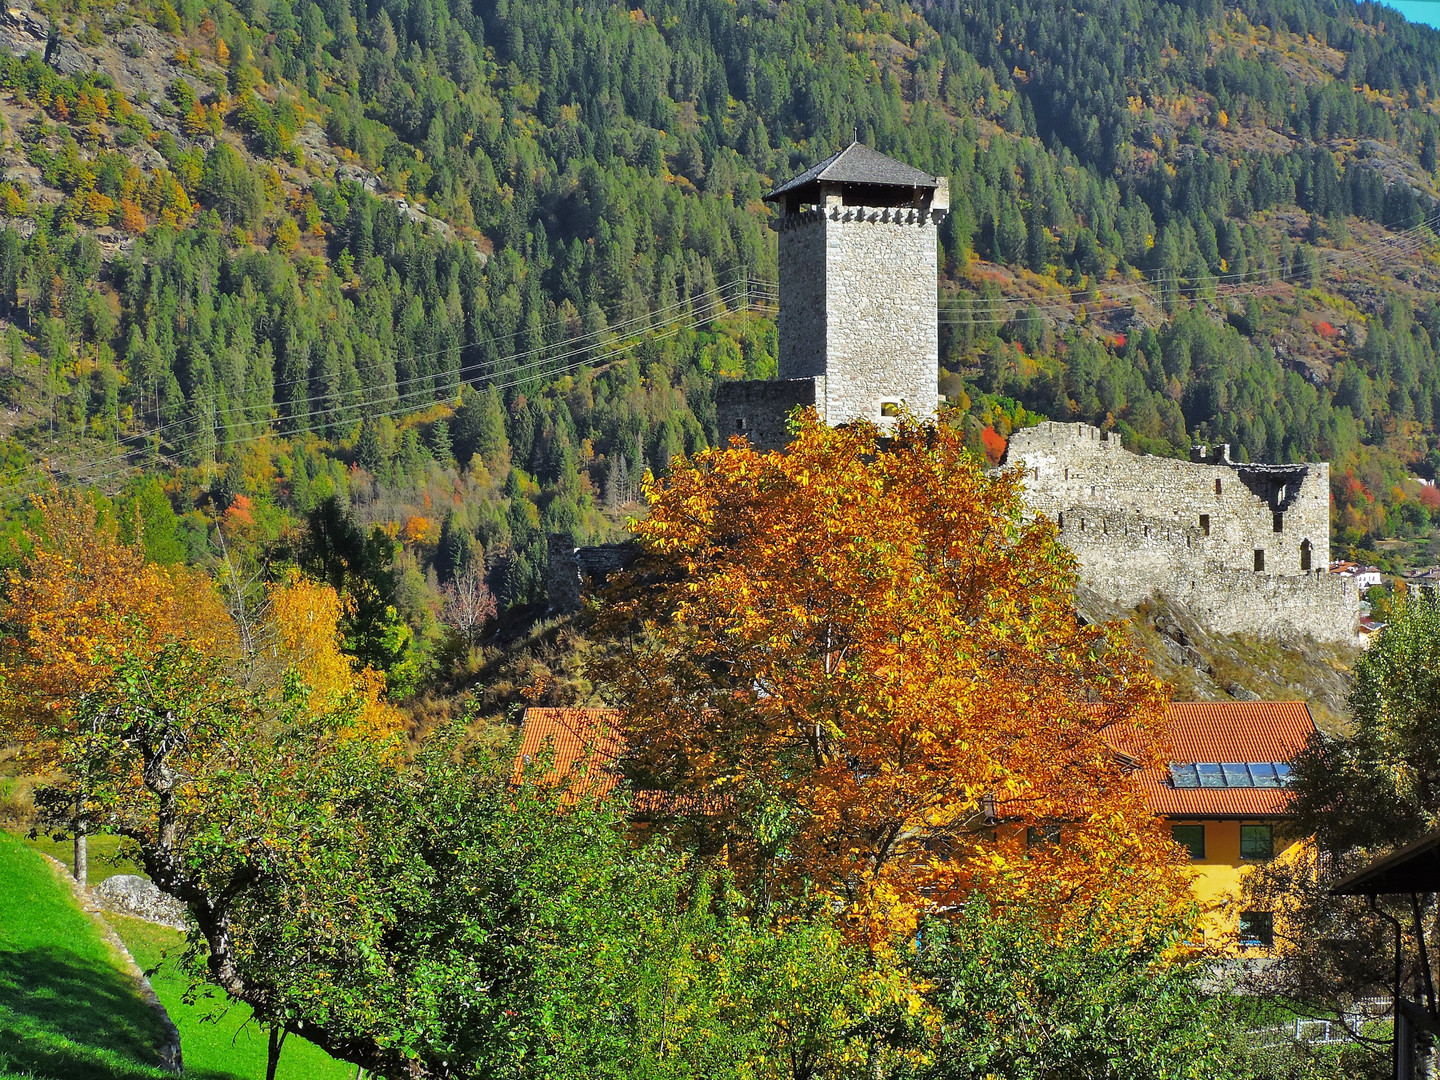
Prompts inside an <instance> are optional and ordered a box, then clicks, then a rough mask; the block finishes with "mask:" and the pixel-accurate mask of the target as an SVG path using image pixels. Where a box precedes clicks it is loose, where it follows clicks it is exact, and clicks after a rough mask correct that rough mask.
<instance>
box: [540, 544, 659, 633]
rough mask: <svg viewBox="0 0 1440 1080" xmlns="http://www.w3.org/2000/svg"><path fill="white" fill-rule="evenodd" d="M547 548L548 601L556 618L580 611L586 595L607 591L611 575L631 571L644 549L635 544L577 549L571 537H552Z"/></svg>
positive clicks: (546, 581)
mask: <svg viewBox="0 0 1440 1080" xmlns="http://www.w3.org/2000/svg"><path fill="white" fill-rule="evenodd" d="M547 546H548V550H547V552H546V555H547V560H546V565H545V598H546V600H547V601H548V602H549V605H550V613H551V614H554V615H564V614H568V613H569V612H572V611H579V610H580V599H581V596H582V595H583V594H584V593H585V592H587V591H590V590H594V589H600V588H604V586H605V582H606V579H607V578H609V576H610V575H611V574H614V573H618V572H619V571H621V570H628V569H629V568H630V567H631V566H633V565H634V563H635V560H636V559H638V558H639V557H640V545H639V544H637V543H636V542H635V541H633V540H624V541H621V542H620V543H618V544H599V545H597V546H595V547H576V546H575V543H574V541H573V540H571V539H570V538H569V537H566V536H557V535H553V534H552V535H551V536H550V537H548V538H547Z"/></svg>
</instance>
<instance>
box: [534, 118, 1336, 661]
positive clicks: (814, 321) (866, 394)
mask: <svg viewBox="0 0 1440 1080" xmlns="http://www.w3.org/2000/svg"><path fill="white" fill-rule="evenodd" d="M766 199H767V200H768V201H770V202H772V203H776V204H778V205H779V208H780V212H779V213H778V214H777V215H776V217H775V219H774V226H775V229H776V231H777V232H778V233H779V256H780V314H779V339H780V356H779V376H780V377H779V378H778V379H773V380H755V381H722V382H721V383H720V384H719V386H718V387H717V388H716V417H717V420H718V423H719V428H720V431H719V434H720V437H721V439H722V440H728V439H729V437H730V436H732V435H740V436H743V437H744V438H745V439H747V440H748V441H749V443H750V444H751V445H752V446H754V447H755V448H756V449H758V450H774V449H783V448H784V446H785V445H786V444H787V443H788V442H789V434H788V429H787V422H788V420H789V417H790V415H791V413H792V412H793V411H794V410H795V408H796V407H797V406H813V407H814V408H815V410H816V411H817V413H818V414H819V416H820V418H821V419H822V420H823V421H825V422H826V423H829V424H836V425H838V424H843V423H848V422H851V421H855V420H862V419H863V420H869V421H872V422H874V423H875V424H877V425H879V426H880V427H881V428H882V429H883V428H884V427H886V426H888V425H889V424H891V423H893V421H894V418H895V417H896V416H897V415H899V413H900V412H901V411H902V410H903V409H909V411H910V412H912V413H914V414H916V415H920V416H925V415H928V414H930V413H932V412H933V411H934V410H935V409H936V407H937V405H938V403H939V401H940V398H939V396H938V385H939V383H938V380H939V366H940V365H939V327H938V321H937V278H938V264H937V252H938V246H937V227H938V225H939V224H940V222H941V221H942V220H944V217H945V214H946V213H947V212H948V209H949V204H950V203H949V188H948V182H947V181H946V180H945V179H944V178H940V177H934V176H930V175H928V174H927V173H923V172H921V171H919V170H918V169H914V168H911V167H910V166H909V165H905V164H903V163H902V162H899V161H895V160H894V159H892V158H889V157H886V156H885V155H884V154H881V153H878V152H877V151H875V150H872V149H870V148H869V147H867V146H863V145H861V144H860V143H851V144H850V145H849V146H848V147H846V148H845V149H844V150H841V151H840V152H839V153H836V154H833V155H831V156H830V157H828V158H826V159H825V160H824V161H822V162H820V163H819V164H818V165H815V166H814V167H812V168H810V169H807V170H806V171H805V172H803V173H801V174H800V175H799V176H797V177H795V179H793V180H790V181H789V182H787V183H785V184H781V185H780V186H779V187H777V188H776V189H775V190H774V191H772V192H771V193H770V194H769V195H767V196H766ZM1192 457H1193V460H1192V461H1190V462H1184V461H1174V460H1171V459H1168V458H1160V457H1148V456H1139V455H1136V454H1132V453H1130V452H1128V451H1126V450H1125V449H1124V448H1123V447H1122V446H1121V444H1120V438H1119V436H1118V434H1114V433H1109V434H1102V433H1101V432H1100V431H1099V430H1098V429H1096V428H1093V427H1091V426H1089V425H1088V424H1063V423H1044V424H1041V425H1040V426H1039V427H1035V428H1029V429H1025V430H1021V431H1017V432H1015V433H1014V434H1013V435H1012V436H1011V438H1010V443H1009V447H1008V450H1007V453H1006V457H1005V461H1004V465H1005V466H1006V467H1012V468H1023V469H1024V471H1025V474H1026V475H1025V491H1026V501H1027V503H1028V505H1029V508H1030V510H1031V511H1032V512H1034V513H1043V514H1045V515H1047V516H1048V517H1050V518H1051V519H1053V520H1054V521H1055V522H1056V523H1057V524H1058V525H1059V527H1060V536H1061V539H1062V540H1063V541H1064V543H1065V544H1066V546H1067V547H1069V548H1070V549H1071V550H1072V551H1074V552H1075V554H1076V555H1077V557H1078V558H1079V561H1080V568H1081V584H1082V586H1083V587H1085V588H1086V589H1088V590H1089V591H1090V592H1091V593H1093V594H1094V595H1095V596H1096V597H1097V598H1098V599H1099V600H1101V601H1102V602H1105V603H1108V604H1111V605H1114V606H1115V607H1119V608H1130V607H1134V606H1135V605H1136V604H1139V603H1141V602H1142V601H1144V600H1146V599H1148V598H1149V597H1151V596H1153V595H1155V594H1157V593H1158V594H1162V595H1164V596H1167V597H1169V598H1171V599H1173V600H1175V601H1178V602H1179V603H1182V604H1184V605H1185V606H1186V607H1187V608H1189V609H1190V611H1191V612H1192V614H1193V615H1194V616H1195V618H1196V619H1197V620H1199V621H1200V622H1202V623H1203V624H1205V625H1207V626H1209V627H1210V628H1211V629H1213V630H1216V631H1219V632H1221V633H1250V634H1257V635H1261V636H1279V635H1285V634H1291V633H1303V634H1309V635H1311V636H1312V637H1314V638H1315V639H1317V640H1320V641H1336V642H1346V643H1353V642H1354V640H1355V630H1356V625H1357V622H1358V619H1359V596H1358V590H1357V588H1356V587H1355V585H1354V584H1353V582H1351V581H1349V580H1348V579H1342V578H1340V577H1338V576H1335V575H1331V574H1330V573H1329V572H1328V571H1329V563H1330V483H1329V471H1330V470H1329V466H1328V465H1326V464H1323V463H1320V464H1303V465H1251V464H1243V463H1238V462H1233V461H1231V460H1230V457H1229V448H1228V447H1222V448H1220V451H1219V453H1218V454H1217V455H1216V456H1214V457H1211V456H1210V454H1209V452H1208V450H1207V448H1205V447H1197V448H1196V449H1195V451H1194V453H1193V455H1192ZM631 555H633V551H632V550H631V549H625V550H623V551H622V550H621V549H618V548H617V549H616V550H614V551H611V550H610V549H608V548H607V549H571V548H564V549H562V548H561V546H559V545H556V544H554V543H553V542H552V547H551V551H550V568H549V586H550V589H549V591H550V602H551V607H552V609H554V610H556V611H565V610H573V609H574V608H575V607H578V605H579V598H580V588H581V585H582V582H583V581H592V582H596V581H600V580H603V578H604V577H605V576H606V574H607V573H608V572H610V571H611V570H612V569H613V568H614V567H613V566H612V565H611V564H612V563H615V562H616V560H617V559H618V560H620V561H622V562H623V561H624V560H625V559H626V558H628V557H630V556H631ZM592 564H593V565H592Z"/></svg>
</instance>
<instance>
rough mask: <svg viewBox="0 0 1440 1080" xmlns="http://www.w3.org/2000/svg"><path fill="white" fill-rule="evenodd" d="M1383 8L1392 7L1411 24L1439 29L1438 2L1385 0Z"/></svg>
mask: <svg viewBox="0 0 1440 1080" xmlns="http://www.w3.org/2000/svg"><path fill="white" fill-rule="evenodd" d="M1385 6H1386V7H1393V8H1394V9H1395V10H1397V11H1398V12H1400V14H1401V15H1404V16H1405V18H1407V19H1409V20H1410V21H1411V22H1418V23H1426V24H1428V25H1430V26H1437V27H1440V0H1385Z"/></svg>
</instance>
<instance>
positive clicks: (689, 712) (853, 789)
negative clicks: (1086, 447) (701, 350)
mask: <svg viewBox="0 0 1440 1080" xmlns="http://www.w3.org/2000/svg"><path fill="white" fill-rule="evenodd" d="M645 493H646V496H647V499H648V501H649V507H650V508H649V514H648V516H647V517H645V518H644V519H643V520H641V521H638V522H636V523H635V525H634V528H635V531H636V534H637V536H638V537H639V539H640V541H641V543H642V545H643V547H644V549H645V551H646V553H647V554H646V562H645V563H644V564H642V567H641V569H640V570H639V571H638V572H637V573H635V574H633V575H631V576H630V577H628V578H626V579H625V580H624V581H623V582H622V583H621V584H620V585H619V586H617V589H616V590H615V592H613V593H612V594H611V595H610V596H609V597H608V598H607V599H606V600H605V601H604V602H603V603H602V606H601V610H600V614H599V618H600V620H601V625H602V627H604V628H607V629H608V630H610V632H611V634H612V636H613V637H614V639H615V640H616V641H617V644H616V646H615V647H613V648H612V649H610V650H609V651H608V652H607V654H606V655H605V656H604V658H603V659H601V660H599V661H598V662H597V663H598V670H597V671H596V675H597V676H598V677H599V678H600V679H601V680H603V682H604V683H605V685H607V686H608V687H609V689H610V691H611V692H612V693H613V695H614V698H615V700H616V703H617V704H618V705H620V706H621V707H622V709H623V716H624V723H625V725H626V728H627V735H628V745H629V746H630V748H631V749H630V751H629V757H628V760H627V769H628V770H629V772H630V774H631V777H632V779H633V780H634V781H635V782H636V783H637V784H638V785H644V786H649V787H656V788H660V789H668V790H673V791H676V792H686V793H689V792H694V793H705V794H707V795H710V796H720V798H710V799H707V800H706V804H707V806H708V807H709V808H710V811H711V813H712V816H713V815H715V814H718V815H719V817H720V818H721V819H722V822H721V823H720V824H721V825H723V826H724V827H725V829H726V834H727V840H726V843H727V847H726V850H727V853H728V858H729V859H730V860H731V863H732V866H733V867H734V868H735V870H736V871H737V872H738V873H739V874H741V875H742V877H743V878H745V879H747V880H748V881H749V882H750V883H751V885H752V886H753V887H754V888H755V889H756V891H757V893H759V894H760V895H762V896H771V897H773V896H778V895H786V894H791V895H793V894H797V893H800V892H802V891H804V890H815V889H819V890H821V891H823V892H824V893H826V894H828V895H830V896H832V897H835V898H837V899H839V900H841V901H843V903H844V905H845V906H846V908H847V910H848V912H849V914H850V920H851V926H852V928H853V930H854V933H855V934H856V936H857V937H860V938H863V939H865V940H868V941H870V942H872V943H875V942H880V941H883V940H885V939H887V938H891V937H892V936H893V935H895V934H903V933H907V932H909V931H910V930H912V929H913V928H914V926H915V924H916V920H917V919H918V918H919V917H921V916H923V915H924V914H925V913H926V912H935V911H943V910H945V909H946V908H947V907H949V906H951V905H954V904H956V903H957V902H959V901H961V900H962V899H964V898H966V897H969V896H974V895H976V894H977V893H980V894H984V895H987V896H991V897H993V898H994V899H995V900H996V901H998V902H1003V901H1004V900H1005V899H1007V898H1011V897H1015V896H1017V894H1022V893H1023V894H1025V895H1026V897H1027V900H1029V901H1030V902H1032V903H1038V904H1041V905H1049V906H1050V907H1051V908H1052V909H1053V910H1054V912H1055V914H1056V919H1057V922H1056V925H1057V926H1060V925H1063V918H1064V912H1065V909H1066V906H1067V904H1068V902H1069V901H1070V900H1072V899H1074V898H1076V897H1077V895H1078V894H1080V893H1084V894H1085V898H1086V899H1087V902H1088V900H1089V899H1090V898H1091V897H1093V896H1095V895H1099V893H1100V885H1101V884H1102V883H1104V884H1106V885H1107V886H1108V888H1107V889H1106V890H1105V891H1106V892H1107V893H1108V894H1113V895H1117V896H1120V897H1125V898H1127V899H1126V900H1124V901H1123V902H1125V903H1131V902H1134V903H1137V904H1140V905H1141V906H1142V908H1144V909H1145V910H1146V911H1149V912H1151V913H1152V914H1153V915H1155V916H1157V917H1162V918H1169V917H1171V916H1173V914H1174V912H1175V910H1176V909H1177V908H1178V907H1181V906H1183V904H1184V902H1185V901H1184V897H1185V895H1186V893H1185V889H1186V883H1185V881H1184V880H1183V878H1182V877H1181V876H1180V874H1179V872H1178V870H1177V868H1176V866H1175V864H1174V849H1173V847H1172V846H1171V845H1170V844H1169V843H1168V842H1167V841H1166V839H1165V838H1164V837H1163V836H1162V835H1161V834H1160V831H1159V829H1158V827H1157V826H1156V824H1155V823H1154V821H1153V820H1152V818H1151V817H1150V816H1149V815H1147V814H1146V813H1145V811H1144V808H1143V806H1142V805H1141V804H1140V802H1139V800H1138V798H1137V797H1136V794H1135V792H1134V791H1133V789H1132V788H1131V785H1130V784H1129V783H1128V781H1127V778H1126V777H1127V771H1128V770H1129V769H1130V768H1132V767H1133V766H1134V764H1135V763H1136V759H1137V758H1138V759H1140V760H1142V761H1143V760H1147V759H1152V758H1153V757H1154V756H1155V755H1156V753H1157V752H1156V751H1155V749H1154V747H1153V745H1152V744H1153V741H1154V740H1153V739H1151V738H1149V737H1147V733H1149V732H1152V731H1154V729H1155V725H1156V723H1157V722H1158V721H1159V719H1160V718H1161V717H1162V715H1163V709H1164V695H1163V691H1162V687H1161V685H1160V684H1159V683H1158V682H1157V681H1156V680H1155V678H1154V677H1153V676H1152V675H1151V673H1150V670H1149V668H1148V665H1147V664H1146V663H1145V662H1144V661H1143V659H1142V658H1141V657H1140V656H1139V655H1138V654H1137V653H1136V652H1134V651H1133V650H1132V649H1131V648H1130V647H1129V646H1128V645H1127V644H1126V642H1125V640H1124V637H1123V634H1122V631H1121V629H1120V628H1119V627H1117V626H1093V625H1084V624H1083V623H1082V622H1081V621H1079V620H1078V619H1077V617H1076V612H1075V606H1074V587H1075V582H1076V564H1075V561H1074V558H1073V556H1072V555H1071V554H1070V553H1069V552H1068V551H1067V550H1066V549H1065V548H1064V547H1062V546H1061V545H1060V543H1059V542H1058V540H1057V538H1056V532H1055V529H1054V527H1053V525H1052V524H1051V523H1050V522H1048V521H1046V520H1044V519H1034V520H1027V518H1026V516H1025V514H1024V511H1023V503H1022V487H1021V477H1020V475H1019V474H1018V473H1017V472H1015V471H1005V472H997V473H987V472H986V471H985V469H984V466H983V463H982V462H981V461H979V460H978V459H977V458H976V457H975V456H973V455H971V454H969V453H967V452H966V451H965V450H964V448H963V446H962V442H961V436H960V435H959V434H957V433H956V432H954V431H952V430H950V429H949V428H947V427H945V426H943V425H935V424H928V423H920V422H918V421H915V420H913V419H910V418H902V420H901V421H900V423H899V424H898V425H897V426H896V428H895V429H894V431H893V432H891V433H889V434H887V435H884V436H882V434H881V433H880V432H879V431H878V430H877V429H876V428H874V427H873V426H871V425H868V424H864V423H859V424H854V425H851V426H848V427H846V428H843V429H832V428H829V427H827V426H825V425H823V424H821V423H819V422H818V420H817V419H816V417H815V416H814V414H813V412H812V413H811V414H809V415H807V416H805V417H803V418H802V420H801V422H800V424H799V427H798V430H797V432H796V435H795V438H794V441H793V442H792V444H791V445H790V447H789V449H788V451H787V452H785V453H768V454H761V453H757V452H756V451H755V450H753V449H751V448H750V447H748V446H747V445H744V444H741V443H739V442H736V443H735V444H733V445H732V446H731V447H730V448H728V449H725V450H710V451H706V452H703V453H701V454H699V455H697V456H696V457H695V458H694V460H693V461H691V462H690V463H688V464H680V463H677V464H676V465H675V466H674V467H673V468H672V471H671V474H670V476H669V477H668V478H666V479H665V480H663V481H656V480H654V479H647V481H646V484H645ZM1122 732H1123V745H1124V748H1125V755H1121V754H1118V753H1117V752H1116V750H1115V746H1114V744H1116V743H1117V741H1118V738H1117V736H1118V735H1119V733H1122ZM997 823H998V827H997ZM1055 823H1062V828H1061V838H1062V842H1061V843H1056V844H1046V845H1042V846H1038V847H1027V843H1026V831H1027V830H1026V827H1027V826H1032V827H1039V828H1044V829H1046V830H1048V829H1049V828H1050V827H1052V826H1053V825H1054V824H1055ZM713 824H715V823H714V822H713V820H712V825H713ZM1041 835H1043V836H1049V835H1050V833H1049V832H1048V831H1046V832H1044V833H1042V834H1041ZM1032 838H1033V834H1032ZM1087 917H1088V916H1087Z"/></svg>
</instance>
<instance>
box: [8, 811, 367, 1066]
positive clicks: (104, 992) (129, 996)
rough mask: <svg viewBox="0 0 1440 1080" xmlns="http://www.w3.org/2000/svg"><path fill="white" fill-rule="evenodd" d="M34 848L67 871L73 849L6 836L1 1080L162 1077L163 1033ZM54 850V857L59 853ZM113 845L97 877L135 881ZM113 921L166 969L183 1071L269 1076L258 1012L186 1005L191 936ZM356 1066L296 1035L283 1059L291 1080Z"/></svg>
mask: <svg viewBox="0 0 1440 1080" xmlns="http://www.w3.org/2000/svg"><path fill="white" fill-rule="evenodd" d="M28 846H36V847H41V848H43V849H44V850H46V851H47V852H50V853H52V854H54V855H55V856H56V857H60V856H64V857H65V862H66V863H67V865H68V863H69V850H68V845H67V844H55V843H53V842H51V841H48V840H44V839H43V838H42V840H41V841H40V842H39V843H37V842H35V841H30V842H29V843H28V845H27V843H26V842H25V841H22V840H20V839H19V838H17V837H15V836H14V835H12V834H10V833H6V832H3V831H0V1080H20V1078H22V1077H23V1078H25V1080H30V1078H32V1077H33V1078H37V1080H159V1078H160V1077H164V1076H166V1075H167V1074H165V1073H161V1072H159V1071H158V1070H155V1069H152V1068H150V1067H149V1063H150V1062H153V1061H154V1060H155V1059H156V1056H157V1054H158V1048H159V1040H160V1028H159V1024H158V1023H157V1022H156V1018H155V1014H154V1013H153V1012H151V1010H150V1008H149V1007H148V1006H147V1005H145V1004H144V1002H142V1001H141V1000H140V999H139V997H138V996H136V994H135V990H134V984H133V983H132V982H131V980H130V977H129V975H127V974H126V973H125V971H124V969H123V968H122V967H121V966H120V962H119V959H118V958H117V957H116V956H114V954H113V953H112V951H111V949H110V947H109V946H108V945H106V943H105V941H104V939H103V938H101V936H100V932H99V930H98V929H97V928H96V927H95V925H94V923H93V922H92V921H91V919H90V917H89V916H88V915H86V914H85V913H84V912H82V911H81V910H80V909H79V908H77V907H76V906H75V903H74V899H73V897H72V896H71V895H70V892H69V890H68V889H67V888H66V886H65V884H64V882H62V881H60V880H59V878H58V877H57V876H56V874H55V872H54V870H53V869H52V868H51V867H50V866H49V865H47V864H46V863H45V862H44V861H43V860H42V859H41V858H40V857H39V856H38V855H36V854H35V853H34V852H33V851H30V850H27V847H28ZM52 848H53V849H54V850H53V851H51V849H52ZM117 849H118V844H117V842H116V841H115V840H114V838H112V837H92V838H91V855H90V858H91V877H92V881H101V880H103V879H105V878H107V877H109V876H110V875H111V874H116V873H127V872H133V871H134V868H133V867H132V866H130V865H129V864H127V863H125V862H124V861H123V860H121V861H120V862H119V865H117V864H116V863H115V862H109V861H100V860H97V855H105V856H113V855H115V853H116V850H117ZM110 921H111V923H112V925H113V926H114V927H115V930H116V932H117V933H118V934H119V935H120V937H121V938H122V939H123V940H124V942H125V944H126V946H127V947H128V948H129V949H130V951H131V953H132V954H133V955H134V957H135V959H136V961H137V962H138V963H139V964H140V965H141V967H143V968H145V969H146V970H150V969H152V968H159V970H158V971H157V972H156V973H155V974H154V975H153V976H152V977H151V983H152V984H153V986H154V987H155V992H156V993H157V994H158V995H159V996H160V1000H161V1001H163V1002H164V1003H165V1008H166V1010H167V1011H169V1013H170V1017H171V1019H172V1020H174V1022H175V1025H176V1026H177V1027H178V1028H179V1029H180V1037H181V1045H182V1047H183V1049H184V1054H185V1074H186V1075H187V1076H191V1077H199V1078H200V1080H250V1078H255V1080H258V1078H260V1077H263V1076H264V1075H265V1043H266V1034H265V1032H264V1030H263V1029H261V1028H259V1027H256V1026H253V1025H248V1023H247V1022H248V1020H249V1018H250V1011H249V1010H248V1009H245V1008H244V1007H241V1006H232V1007H230V1008H229V1009H228V1010H227V1009H225V1007H224V1005H223V1003H221V1002H218V1001H216V1000H214V999H207V998H203V997H202V998H201V1000H200V1001H199V1002H198V1003H196V1004H194V1005H187V1004H185V1001H184V998H185V994H186V991H187V990H189V988H190V982H189V980H188V979H187V978H186V977H185V976H184V975H183V974H182V973H181V972H180V970H179V965H178V964H177V963H176V962H175V961H174V960H173V959H171V960H167V959H166V954H167V952H168V953H169V954H170V955H171V956H178V955H179V953H180V950H181V947H182V946H183V944H184V936H183V935H182V934H179V933H177V932H176V931H174V930H169V929H166V928H165V927H161V926H154V925H152V924H150V923H146V922H142V921H141V920H139V919H128V918H124V917H122V916H111V917H110ZM354 1072H355V1070H354V1068H353V1066H348V1065H344V1064H342V1063H340V1062H337V1061H334V1060H332V1059H331V1058H329V1057H328V1056H326V1055H325V1054H324V1053H323V1052H322V1051H320V1050H319V1049H317V1048H316V1047H315V1046H313V1045H311V1044H310V1043H308V1042H305V1041H304V1040H303V1039H300V1038H298V1037H296V1036H293V1035H292V1036H290V1038H289V1039H287V1040H286V1043H285V1050H284V1052H283V1054H282V1056H281V1059H280V1071H279V1075H280V1076H281V1077H282V1078H283V1080H312V1078H313V1080H349V1078H350V1077H352V1076H353V1075H354Z"/></svg>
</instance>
